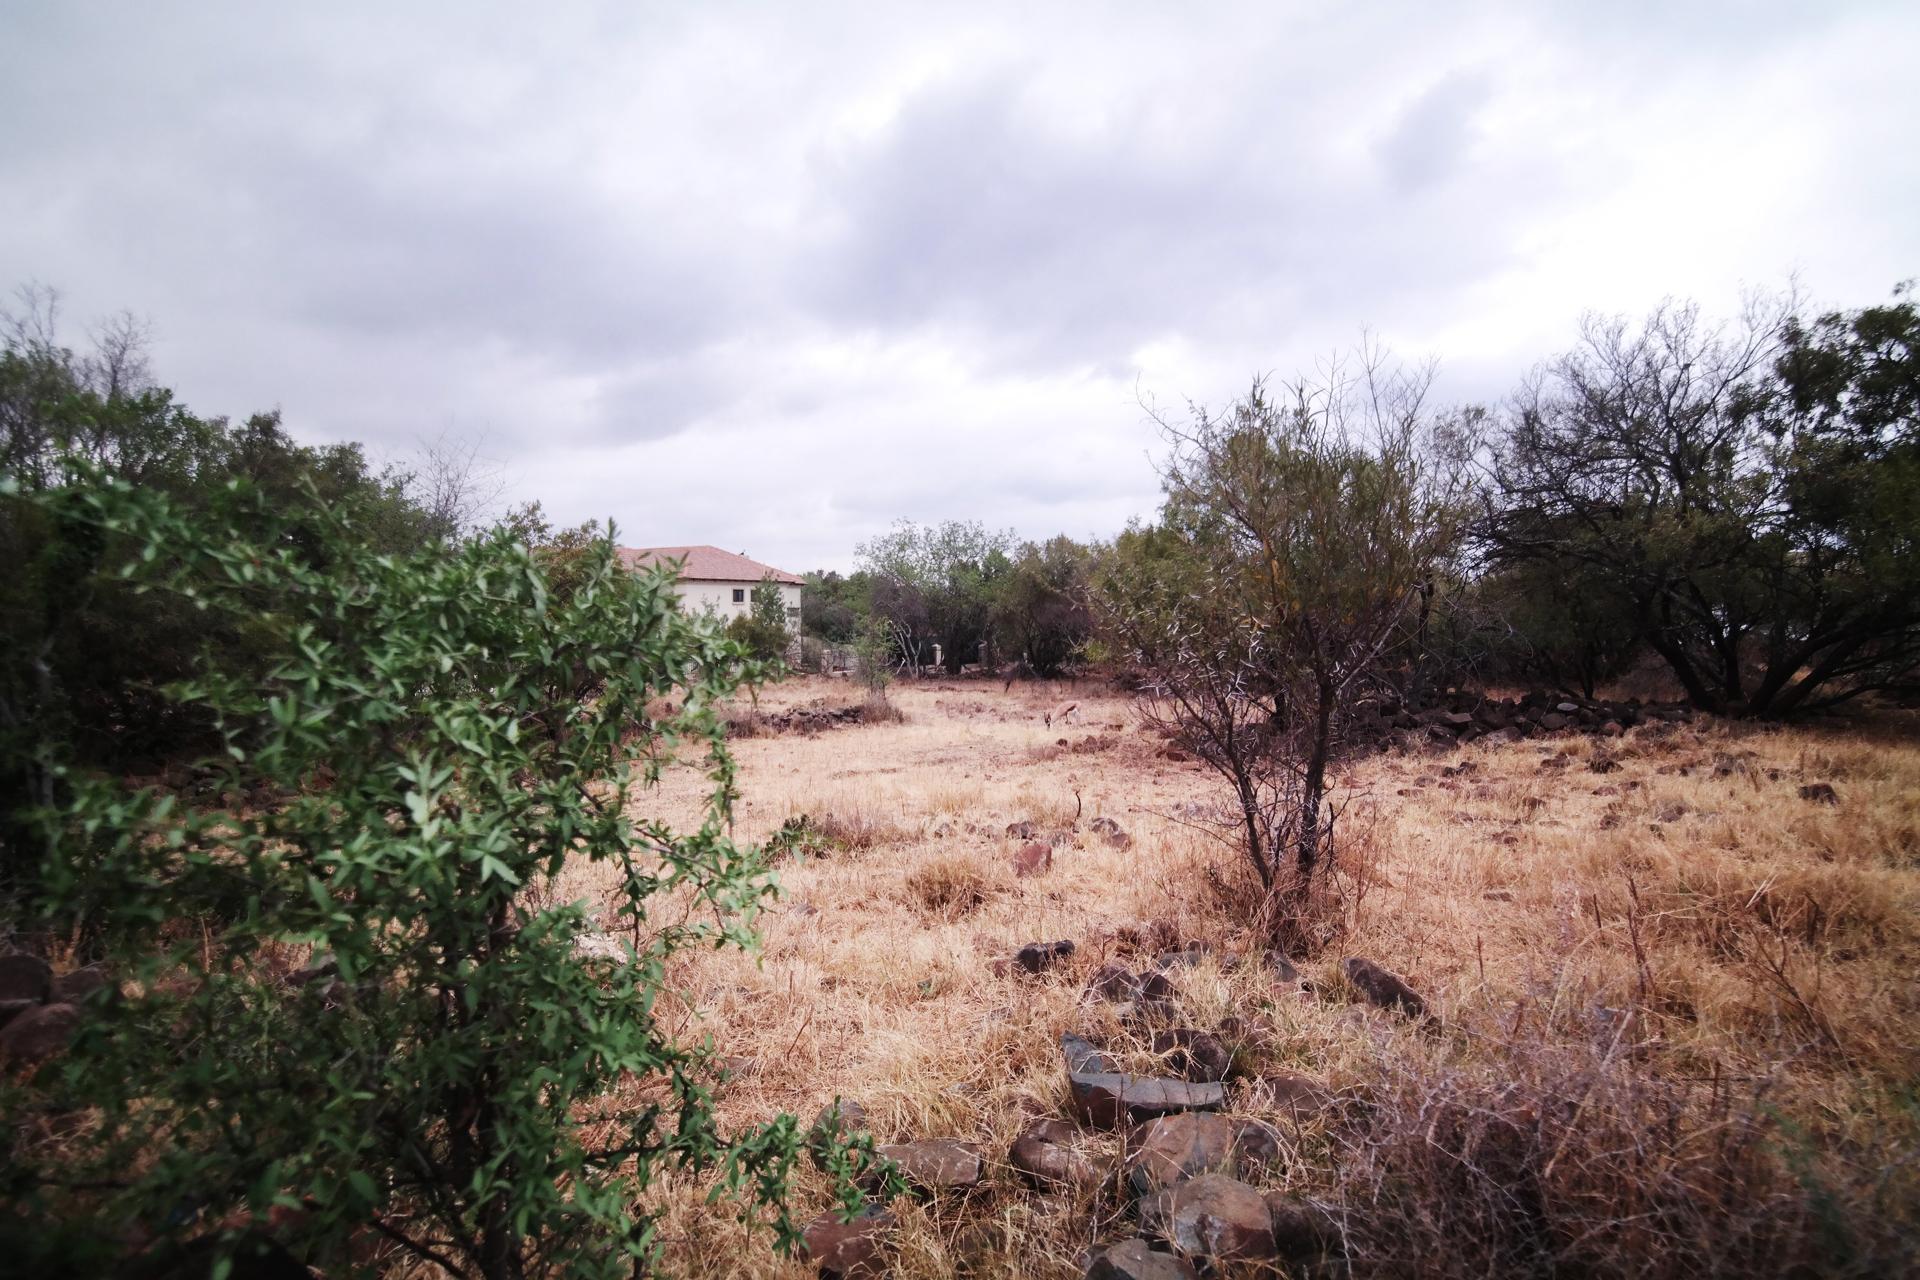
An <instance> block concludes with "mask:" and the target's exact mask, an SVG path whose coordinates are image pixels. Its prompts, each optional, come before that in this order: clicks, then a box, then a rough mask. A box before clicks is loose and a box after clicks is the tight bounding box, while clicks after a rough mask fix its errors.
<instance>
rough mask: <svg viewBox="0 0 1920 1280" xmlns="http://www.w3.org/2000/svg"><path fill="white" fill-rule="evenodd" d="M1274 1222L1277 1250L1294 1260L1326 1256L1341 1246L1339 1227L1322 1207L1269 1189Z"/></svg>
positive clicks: (1270, 1213)
mask: <svg viewBox="0 0 1920 1280" xmlns="http://www.w3.org/2000/svg"><path fill="white" fill-rule="evenodd" d="M1265 1199H1266V1202H1267V1213H1268V1215H1269V1217H1270V1219H1271V1221H1272V1224H1273V1248H1274V1252H1275V1253H1277V1254H1279V1255H1280V1256H1281V1257H1283V1258H1288V1259H1291V1260H1293V1261H1304V1260H1307V1259H1310V1258H1317V1257H1322V1256H1325V1255H1326V1254H1329V1253H1333V1252H1336V1251H1337V1250H1338V1249H1339V1247H1340V1230H1339V1228H1338V1227H1337V1226H1336V1225H1335V1224H1334V1223H1333V1222H1332V1220H1331V1219H1329V1218H1328V1217H1327V1215H1326V1214H1324V1213H1322V1212H1321V1211H1320V1210H1318V1209H1315V1208H1312V1207H1311V1206H1309V1205H1304V1204H1301V1203H1300V1202H1299V1201H1298V1200H1295V1199H1293V1198H1291V1197H1290V1196H1288V1195H1287V1193H1286V1192H1284V1191H1269V1192H1267V1193H1266V1197H1265Z"/></svg>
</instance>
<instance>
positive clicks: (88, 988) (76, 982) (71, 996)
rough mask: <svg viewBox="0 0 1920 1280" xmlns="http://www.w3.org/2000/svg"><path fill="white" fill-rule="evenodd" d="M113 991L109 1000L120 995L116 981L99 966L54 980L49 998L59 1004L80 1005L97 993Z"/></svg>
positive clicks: (71, 971) (88, 966) (86, 968)
mask: <svg viewBox="0 0 1920 1280" xmlns="http://www.w3.org/2000/svg"><path fill="white" fill-rule="evenodd" d="M109 990H111V991H112V995H110V996H109V997H108V998H109V999H113V998H115V997H117V996H118V995H119V990H118V988H117V987H116V986H115V984H114V981H113V979H112V978H111V977H109V976H108V974H107V971H106V970H105V969H103V968H101V967H100V966H99V965H97V964H90V965H87V966H86V967H84V968H80V969H73V970H70V971H69V972H67V973H63V974H61V975H60V976H59V977H57V978H55V979H54V980H53V991H52V993H51V995H50V996H49V997H48V998H49V999H50V1000H52V1001H54V1002H56V1003H59V1004H79V1003H81V1002H82V1001H84V1000H85V999H87V997H89V996H91V995H92V994H93V993H94V992H96V991H109Z"/></svg>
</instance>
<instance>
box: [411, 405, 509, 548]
mask: <svg viewBox="0 0 1920 1280" xmlns="http://www.w3.org/2000/svg"><path fill="white" fill-rule="evenodd" d="M483 443H484V438H483V437H480V436H457V435H455V434H454V433H453V431H452V429H451V428H449V429H448V430H445V431H442V432H441V433H440V434H439V435H437V436H435V437H434V438H433V439H431V440H422V441H421V443H420V453H419V460H418V462H417V463H416V464H415V465H414V468H413V470H412V471H411V473H410V475H411V483H410V485H409V487H410V488H411V489H412V491H413V495H414V499H415V501H417V502H418V503H419V504H420V506H421V508H422V509H423V510H424V511H425V512H426V513H427V522H428V526H429V530H430V532H431V535H432V536H433V537H436V538H438V539H441V540H443V541H452V540H454V539H457V538H461V537H464V536H466V535H467V534H470V533H472V532H474V531H475V530H477V529H479V528H481V527H482V526H483V525H485V524H487V523H488V522H489V521H490V520H491V519H492V518H493V516H494V515H495V513H496V512H497V511H498V510H499V507H500V500H501V498H502V497H503V496H504V495H505V493H506V490H507V483H506V479H505V478H504V477H503V476H502V475H501V473H500V468H499V466H498V465H497V464H495V463H494V462H493V461H492V460H491V459H488V458H486V457H484V456H483V455H482V454H481V452H480V447H481V445H482V444H483Z"/></svg>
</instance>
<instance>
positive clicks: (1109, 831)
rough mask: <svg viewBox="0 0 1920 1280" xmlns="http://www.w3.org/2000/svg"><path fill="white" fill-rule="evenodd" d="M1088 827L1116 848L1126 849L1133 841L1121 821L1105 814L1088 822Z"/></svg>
mask: <svg viewBox="0 0 1920 1280" xmlns="http://www.w3.org/2000/svg"><path fill="white" fill-rule="evenodd" d="M1087 828H1088V830H1090V831H1092V832H1093V833H1094V834H1095V835H1097V836H1099V837H1100V838H1101V839H1103V840H1105V841H1106V842H1107V843H1108V844H1109V845H1111V846H1112V847H1113V848H1115V849H1125V848H1127V847H1128V846H1129V845H1131V844H1132V843H1133V837H1132V836H1130V835H1128V834H1127V833H1126V831H1125V830H1124V829H1122V827H1121V826H1120V824H1119V823H1117V822H1115V821H1114V820H1113V819H1112V818H1109V817H1106V816H1104V815H1102V816H1101V817H1098V818H1095V819H1094V820H1093V821H1092V822H1090V823H1088V824H1087Z"/></svg>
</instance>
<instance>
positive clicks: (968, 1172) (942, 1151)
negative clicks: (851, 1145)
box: [874, 1138, 986, 1191]
mask: <svg viewBox="0 0 1920 1280" xmlns="http://www.w3.org/2000/svg"><path fill="white" fill-rule="evenodd" d="M874 1149H875V1150H876V1151H878V1152H879V1153H880V1154H881V1155H883V1156H885V1157H886V1158H887V1159H889V1160H891V1161H893V1162H894V1163H895V1164H896V1165H899V1166H900V1176H901V1177H903V1178H905V1179H906V1180H907V1181H908V1182H910V1183H912V1184H913V1185H914V1186H916V1187H918V1188H920V1189H921V1190H922V1191H966V1190H969V1189H971V1188H973V1187H977V1186H979V1185H980V1179H981V1177H982V1175H983V1174H984V1173H985V1171H986V1162H985V1161H984V1160H983V1159H982V1158H981V1154H980V1148H978V1147H976V1146H974V1145H973V1144H972V1143H970V1142H956V1141H954V1140H952V1139H950V1138H935V1139H932V1140H929V1141H926V1142H895V1143H889V1144H888V1145H886V1146H881V1147H876V1148H874Z"/></svg>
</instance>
